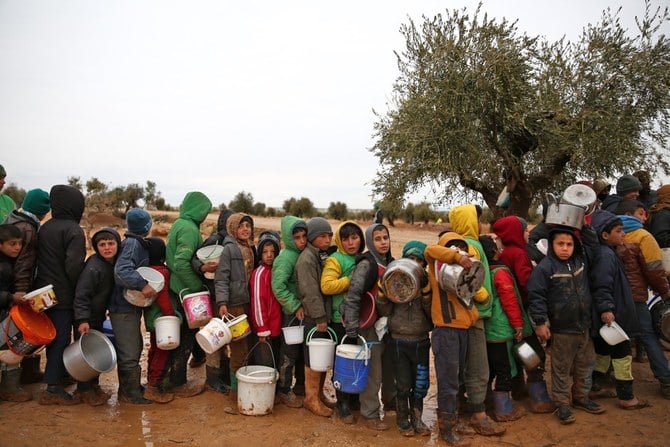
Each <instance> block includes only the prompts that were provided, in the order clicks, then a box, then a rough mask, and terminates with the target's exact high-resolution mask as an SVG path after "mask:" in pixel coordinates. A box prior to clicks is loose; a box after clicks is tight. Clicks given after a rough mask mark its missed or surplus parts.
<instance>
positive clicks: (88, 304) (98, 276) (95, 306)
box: [74, 228, 121, 328]
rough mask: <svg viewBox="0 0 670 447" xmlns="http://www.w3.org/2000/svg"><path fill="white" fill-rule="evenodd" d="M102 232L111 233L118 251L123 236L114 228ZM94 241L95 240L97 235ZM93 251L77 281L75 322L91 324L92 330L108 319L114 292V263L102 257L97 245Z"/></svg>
mask: <svg viewBox="0 0 670 447" xmlns="http://www.w3.org/2000/svg"><path fill="white" fill-rule="evenodd" d="M102 231H105V232H107V233H111V234H112V235H113V236H114V238H115V239H116V244H117V247H118V248H117V249H120V247H121V236H119V233H117V231H116V230H114V229H112V228H104V229H103V230H102ZM96 234H97V233H96ZM92 239H95V235H93V238H92ZM93 249H94V250H95V253H93V254H92V255H91V256H89V257H88V259H87V260H86V264H84V270H82V272H81V275H79V281H77V288H76V290H75V295H74V321H75V323H77V324H81V323H89V325H90V326H91V327H92V328H100V327H102V322H103V321H105V319H106V318H107V308H108V306H109V300H110V297H111V296H112V292H113V291H114V261H112V262H110V261H106V260H105V259H104V258H103V257H102V256H100V253H99V252H98V247H97V246H96V245H95V244H94V245H93ZM117 256H118V252H117Z"/></svg>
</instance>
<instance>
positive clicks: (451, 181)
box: [371, 2, 670, 217]
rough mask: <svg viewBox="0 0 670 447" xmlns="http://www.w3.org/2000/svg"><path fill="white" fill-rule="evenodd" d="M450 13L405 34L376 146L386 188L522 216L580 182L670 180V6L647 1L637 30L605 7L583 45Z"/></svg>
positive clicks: (385, 195)
mask: <svg viewBox="0 0 670 447" xmlns="http://www.w3.org/2000/svg"><path fill="white" fill-rule="evenodd" d="M480 9H481V4H480V5H479V7H478V8H477V10H476V11H475V12H474V14H469V13H468V12H467V11H466V10H465V9H463V10H462V11H451V12H450V11H447V12H446V13H445V14H444V15H443V14H438V15H436V16H435V17H433V18H428V17H424V18H423V23H421V24H418V25H417V24H415V23H414V22H413V21H411V20H410V21H409V23H407V24H406V25H403V26H402V27H401V33H402V34H403V36H404V37H405V40H406V48H405V50H404V51H402V52H401V53H399V54H397V59H398V67H399V70H400V76H399V77H398V79H397V80H396V82H395V84H394V87H393V97H392V100H391V103H390V104H389V110H388V111H387V112H386V113H385V114H379V113H377V118H378V121H377V122H376V124H375V133H376V135H375V136H376V142H375V144H374V146H373V147H372V149H371V151H372V152H373V153H374V154H375V156H376V157H377V158H378V159H379V162H380V170H379V172H378V175H377V177H376V181H375V187H374V190H373V194H374V195H375V197H380V198H381V199H382V203H383V202H388V203H392V204H394V205H395V204H398V203H399V204H402V203H403V201H404V197H405V196H406V195H407V194H408V193H412V192H416V191H418V190H419V189H420V188H424V187H425V186H426V185H428V186H429V187H430V188H432V191H433V193H434V194H435V195H436V197H437V200H438V203H439V204H447V203H453V202H454V201H455V200H467V201H471V200H474V199H476V198H478V197H479V196H481V197H482V198H483V199H484V201H485V202H486V203H487V205H488V206H489V208H491V209H492V210H493V211H494V213H496V214H499V213H500V212H501V210H499V209H497V208H496V207H495V202H496V199H497V197H498V194H499V193H500V191H501V190H502V189H503V187H504V186H507V187H508V190H509V191H510V193H511V203H510V209H509V211H510V212H512V213H514V214H518V215H520V216H524V217H525V216H527V213H528V208H529V207H530V204H531V202H532V200H533V199H534V198H536V197H539V196H540V195H541V194H542V193H544V192H549V191H552V192H555V191H559V190H561V189H563V188H564V187H566V186H567V185H569V184H571V183H574V181H575V179H576V178H595V177H612V176H613V175H615V174H617V173H622V172H625V173H629V172H632V171H634V170H636V169H647V170H650V171H652V172H665V173H666V174H667V173H668V172H670V165H669V164H668V160H670V157H668V151H667V150H666V149H665V147H666V145H667V140H668V138H670V41H669V40H668V39H667V38H666V37H665V36H663V35H662V34H661V33H660V32H659V27H660V25H661V24H663V23H668V22H669V21H670V15H669V13H668V10H667V8H665V9H662V8H660V7H658V8H654V7H652V6H651V4H650V3H649V2H647V11H646V14H645V16H644V17H642V18H639V20H638V28H639V29H638V31H637V34H635V35H630V34H629V33H628V32H627V31H626V30H624V29H623V28H622V27H621V24H620V22H619V14H620V13H621V10H618V11H616V12H612V11H611V10H609V9H608V10H606V11H604V12H603V16H602V19H601V21H600V22H599V23H597V24H595V25H590V24H589V25H587V26H586V27H585V28H584V31H583V33H582V35H581V37H580V38H579V40H578V41H577V42H575V43H570V42H567V41H565V40H564V39H562V40H559V41H557V42H547V41H546V40H544V39H543V38H541V37H529V36H527V35H525V34H523V35H520V34H519V32H518V30H517V26H516V23H515V22H508V21H507V20H502V21H500V22H499V21H496V20H495V19H489V18H488V17H487V16H486V15H484V16H483V17H482V15H481V11H480Z"/></svg>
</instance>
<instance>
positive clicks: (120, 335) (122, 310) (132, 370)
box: [109, 208, 156, 405]
mask: <svg viewBox="0 0 670 447" xmlns="http://www.w3.org/2000/svg"><path fill="white" fill-rule="evenodd" d="M126 224H127V226H128V231H126V234H125V239H124V240H123V242H121V249H120V250H119V256H118V258H117V260H116V265H115V266H114V282H115V283H116V286H115V287H114V292H113V293H112V297H111V299H110V301H109V317H110V320H111V321H112V328H113V330H114V338H115V339H116V355H117V364H116V372H117V374H118V377H119V391H118V399H119V401H120V402H126V403H130V404H136V405H145V404H151V403H153V401H152V400H149V399H146V398H145V397H144V390H143V389H142V386H141V383H140V378H141V375H142V367H141V365H140V356H141V355H142V348H143V347H144V340H143V338H142V332H141V324H142V323H141V321H142V312H143V309H144V308H143V307H138V306H135V305H133V304H131V303H130V302H129V301H128V300H126V298H125V297H124V296H123V294H124V289H130V290H139V291H141V293H142V295H143V296H144V297H145V298H153V297H156V290H155V289H154V288H153V287H151V285H150V284H149V283H148V282H147V281H146V280H145V279H144V278H142V276H141V275H140V274H139V273H138V272H137V271H136V270H137V268H138V267H146V266H148V265H149V242H147V241H146V240H145V239H144V238H145V236H147V235H148V234H149V230H151V225H152V220H151V215H150V214H149V213H148V212H146V211H145V210H143V209H140V208H131V209H130V210H129V211H128V212H127V213H126Z"/></svg>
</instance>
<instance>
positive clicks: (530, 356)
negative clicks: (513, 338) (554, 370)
mask: <svg viewBox="0 0 670 447" xmlns="http://www.w3.org/2000/svg"><path fill="white" fill-rule="evenodd" d="M512 354H514V357H516V358H517V360H519V361H520V362H521V363H522V364H523V367H524V368H525V369H526V371H532V370H534V369H535V368H537V367H538V366H539V365H540V363H541V360H540V356H539V355H537V352H535V349H533V347H532V346H531V345H529V344H528V343H527V342H525V341H522V342H521V343H517V344H516V345H514V346H512Z"/></svg>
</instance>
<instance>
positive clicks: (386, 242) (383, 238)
mask: <svg viewBox="0 0 670 447" xmlns="http://www.w3.org/2000/svg"><path fill="white" fill-rule="evenodd" d="M372 245H373V246H374V247H375V250H377V251H378V252H379V254H380V255H385V254H386V253H388V252H389V250H390V249H391V238H390V237H389V232H388V231H387V230H386V229H385V228H382V229H379V230H375V231H373V232H372Z"/></svg>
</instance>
